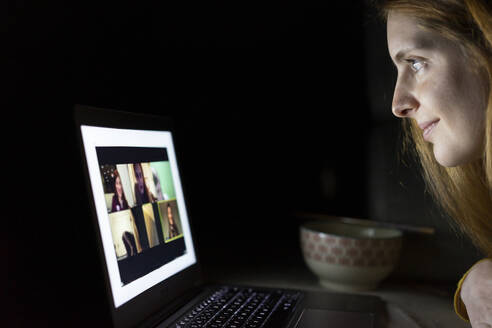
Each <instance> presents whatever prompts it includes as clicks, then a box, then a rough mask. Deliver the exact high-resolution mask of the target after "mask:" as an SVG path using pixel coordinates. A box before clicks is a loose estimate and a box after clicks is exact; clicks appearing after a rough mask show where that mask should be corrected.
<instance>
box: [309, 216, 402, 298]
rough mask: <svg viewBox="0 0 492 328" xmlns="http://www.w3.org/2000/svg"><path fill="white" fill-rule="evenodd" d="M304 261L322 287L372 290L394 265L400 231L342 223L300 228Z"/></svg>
mask: <svg viewBox="0 0 492 328" xmlns="http://www.w3.org/2000/svg"><path fill="white" fill-rule="evenodd" d="M300 235H301V248H302V253H303V256H304V261H305V262H306V264H307V266H308V267H309V269H311V271H313V272H314V273H315V274H316V275H317V276H318V277H319V279H320V283H321V285H322V286H324V287H327V288H329V289H333V290H337V291H345V292H357V291H366V290H371V289H375V288H376V287H377V286H378V285H379V283H380V282H381V281H382V280H383V279H385V278H386V277H387V276H388V275H389V274H390V273H391V272H392V271H393V269H394V268H395V266H396V264H397V263H398V259H399V256H400V249H401V245H402V233H401V231H400V230H397V229H389V228H381V227H372V226H363V225H355V224H349V223H342V222H310V223H305V224H303V225H302V226H301V227H300Z"/></svg>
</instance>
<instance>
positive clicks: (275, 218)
mask: <svg viewBox="0 0 492 328" xmlns="http://www.w3.org/2000/svg"><path fill="white" fill-rule="evenodd" d="M7 14H8V15H7V19H6V20H5V22H6V24H5V27H6V28H5V29H4V30H5V31H6V32H7V33H6V36H7V38H6V41H7V43H6V46H5V47H3V50H2V52H4V55H3V56H4V59H5V60H4V61H3V62H4V63H5V64H6V71H7V73H8V74H7V75H6V76H7V84H8V87H7V89H5V92H6V93H5V94H6V96H7V97H6V99H7V103H6V104H5V107H4V108H3V113H4V121H3V122H4V124H3V125H4V129H3V137H4V146H5V148H4V166H5V167H6V171H4V174H5V175H6V185H5V189H6V190H7V195H8V198H7V200H5V199H4V207H6V208H9V210H10V209H11V210H12V212H11V214H8V216H6V217H5V219H4V220H5V222H6V223H7V224H6V226H5V227H4V229H6V230H7V233H6V234H5V233H4V234H2V252H4V255H5V258H6V262H5V263H6V267H7V270H6V278H5V279H6V281H7V284H6V286H7V295H8V300H7V302H8V303H9V304H10V305H13V307H12V310H9V313H10V314H12V316H11V318H12V319H9V320H14V322H16V324H17V325H26V326H30V325H31V324H32V321H33V320H35V321H36V324H37V325H43V323H44V324H45V325H52V324H53V325H57V324H62V323H63V318H64V317H66V316H68V317H70V316H71V315H72V314H73V312H74V309H75V314H74V315H75V316H76V317H79V313H80V312H79V311H80V309H85V308H88V309H90V310H89V313H91V315H90V316H93V317H97V316H99V315H100V316H103V314H104V313H105V310H104V304H102V303H101V304H99V303H98V302H97V301H94V300H99V299H100V298H99V296H97V297H96V296H95V295H98V294H97V293H98V291H99V290H100V289H101V288H102V280H101V275H100V273H99V271H98V266H97V265H98V262H97V258H96V256H95V255H97V253H96V249H95V247H94V245H95V240H94V237H93V234H92V232H93V231H92V230H91V229H92V226H91V225H90V223H91V221H90V219H89V214H90V213H89V209H88V206H87V201H88V200H87V198H86V194H85V189H84V188H85V185H84V180H83V176H82V166H81V165H80V158H79V148H78V144H77V142H76V131H75V125H74V122H73V120H72V110H73V106H74V104H77V103H78V104H84V105H90V106H96V107H103V108H111V109H117V110H126V111H132V112H139V113H152V114H159V115H166V116H171V117H172V118H173V119H174V120H175V122H176V125H177V127H178V130H179V134H178V137H177V139H176V140H177V146H176V147H177V150H178V152H179V153H180V155H181V158H182V160H183V162H182V163H183V165H182V166H183V167H182V174H183V177H182V178H183V183H184V186H185V188H186V191H187V194H188V196H189V202H188V205H189V209H190V215H191V217H192V220H193V222H194V225H195V231H196V237H197V239H198V240H199V241H200V242H201V243H202V244H203V245H207V250H209V251H208V253H206V252H205V253H204V254H202V258H203V259H204V260H206V259H211V260H216V259H217V258H219V259H220V258H225V259H227V258H231V257H234V258H237V257H245V258H249V259H250V260H251V261H253V262H254V261H261V260H265V259H268V257H269V256H270V252H269V251H268V250H270V251H273V249H274V248H275V247H278V246H275V245H278V243H277V242H278V241H281V242H283V241H286V242H287V243H286V245H287V246H286V249H293V250H294V251H297V248H298V246H297V245H298V241H297V226H298V223H299V221H298V220H297V219H296V218H295V216H294V215H293V213H295V212H297V211H317V212H323V213H329V214H343V215H347V216H355V217H365V216H367V204H366V199H367V197H366V189H367V187H366V172H365V169H364V167H365V163H366V156H367V147H366V146H367V144H366V143H367V135H368V131H369V128H370V122H369V119H370V115H371V114H370V110H369V108H368V107H369V104H368V100H367V92H366V89H365V86H366V77H365V70H366V67H365V62H366V61H365V46H364V28H365V24H366V21H367V11H366V10H365V6H364V2H361V1H356V0H354V1H341V2H329V1H268V2H265V1H247V2H244V1H241V2H237V1H233V2H231V1H215V2H198V1H197V2H191V1H185V2H178V3H175V4H168V2H138V3H137V2H106V1H100V2H96V3H94V4H93V3H90V2H85V1H76V2H71V1H50V2H45V1H31V2H29V1H12V2H9V3H8V6H7ZM388 115H390V114H389V111H388ZM327 172H328V174H329V175H330V174H331V176H335V177H336V192H333V190H332V189H330V188H331V187H330V186H329V185H328V186H327V185H326V183H325V182H326V181H325V182H324V180H323V176H325V175H326V174H327ZM252 240H255V241H257V242H258V245H260V246H258V248H254V247H250V246H244V245H250V244H251V241H252ZM224 246H227V247H224ZM211 253H213V254H211ZM214 255H216V256H214ZM74 296H76V297H74ZM67 313H68V314H67ZM54 318H58V319H54ZM78 322H82V323H83V322H84V321H83V320H82V321H78ZM82 325H83V324H82Z"/></svg>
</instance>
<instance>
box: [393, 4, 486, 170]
mask: <svg viewBox="0 0 492 328" xmlns="http://www.w3.org/2000/svg"><path fill="white" fill-rule="evenodd" d="M387 33H388V49H389V53H390V56H391V59H392V60H393V62H394V64H395V65H396V68H397V70H398V79H397V82H396V86H395V91H394V95H393V106H392V107H393V114H394V115H396V116H398V117H402V118H403V117H408V118H410V119H414V120H415V121H416V123H417V124H418V126H419V127H420V128H421V130H422V134H423V137H424V139H425V140H426V141H427V142H430V143H432V144H433V150H434V156H435V157H436V160H437V161H438V162H439V163H440V164H441V165H443V166H447V167H452V166H457V165H461V164H465V163H467V162H470V161H473V160H475V159H478V158H480V157H481V156H482V152H483V148H482V142H483V140H484V126H485V109H486V105H487V92H488V90H487V88H488V86H487V80H486V78H485V76H484V75H483V73H479V70H478V69H476V66H474V65H473V64H472V62H471V61H470V60H469V59H467V58H466V57H465V56H464V53H463V51H462V49H461V48H460V46H459V45H457V44H456V43H453V42H451V41H449V40H448V39H445V38H444V37H442V36H441V35H440V34H438V33H437V32H432V31H429V30H425V29H423V28H421V27H419V26H418V22H417V20H416V19H415V18H413V17H411V16H408V15H405V14H401V13H398V12H395V11H392V12H390V14H389V16H388V25H387Z"/></svg>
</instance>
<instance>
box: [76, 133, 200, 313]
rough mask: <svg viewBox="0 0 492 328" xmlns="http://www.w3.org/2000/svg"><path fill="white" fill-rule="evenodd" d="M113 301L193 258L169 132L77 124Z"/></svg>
mask: <svg viewBox="0 0 492 328" xmlns="http://www.w3.org/2000/svg"><path fill="white" fill-rule="evenodd" d="M81 135H82V141H83V147H84V150H85V156H86V160H87V166H88V171H89V180H90V185H91V187H92V193H93V196H94V203H95V209H96V214H97V220H98V223H99V224H98V226H99V232H100V235H101V241H102V246H103V253H104V257H105V260H106V261H105V262H106V265H107V271H108V276H109V282H110V286H111V292H112V296H113V301H114V305H115V307H116V308H118V307H119V306H121V305H123V304H125V303H126V302H128V301H130V300H132V299H133V298H135V297H136V296H138V295H139V294H141V293H142V292H144V291H146V290H148V289H149V288H151V287H152V286H155V285H156V284H158V283H160V282H162V281H163V280H166V279H167V278H169V277H171V276H173V275H175V274H177V273H178V272H180V271H182V270H184V269H186V268H188V267H190V266H191V265H193V264H195V263H196V261H197V260H196V256H195V250H194V248H193V242H192V238H191V230H190V224H189V221H188V215H187V212H186V206H185V203H184V196H183V192H182V188H181V181H180V176H179V171H178V165H177V162H176V154H175V151H174V146H173V138H172V134H171V132H169V131H149V130H130V129H115V128H106V127H96V126H88V125H82V126H81Z"/></svg>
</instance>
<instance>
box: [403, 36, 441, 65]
mask: <svg viewBox="0 0 492 328" xmlns="http://www.w3.org/2000/svg"><path fill="white" fill-rule="evenodd" d="M434 47H435V41H433V40H431V39H429V38H426V37H416V39H415V41H413V42H412V43H411V45H410V46H408V47H407V48H404V49H401V50H400V51H398V52H397V53H396V55H395V61H401V60H402V58H403V57H405V56H406V54H407V53H409V52H410V51H414V50H431V49H433V48H434Z"/></svg>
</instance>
